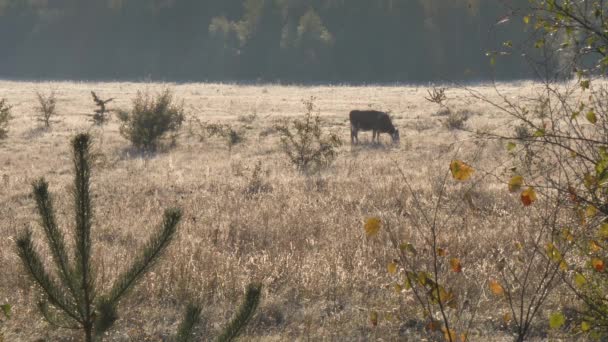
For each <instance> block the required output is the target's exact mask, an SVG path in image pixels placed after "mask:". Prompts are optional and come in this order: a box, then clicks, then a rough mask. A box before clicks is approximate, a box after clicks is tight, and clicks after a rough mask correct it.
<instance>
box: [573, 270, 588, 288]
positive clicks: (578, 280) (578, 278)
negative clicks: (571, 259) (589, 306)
mask: <svg viewBox="0 0 608 342" xmlns="http://www.w3.org/2000/svg"><path fill="white" fill-rule="evenodd" d="M574 283H575V284H576V286H578V287H583V286H584V285H585V284H586V283H587V279H585V276H584V275H582V274H580V273H577V274H576V275H575V276H574Z"/></svg>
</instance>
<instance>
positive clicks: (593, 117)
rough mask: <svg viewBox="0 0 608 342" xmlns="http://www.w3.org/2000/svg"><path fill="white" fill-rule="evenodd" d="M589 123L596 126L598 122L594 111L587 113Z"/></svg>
mask: <svg viewBox="0 0 608 342" xmlns="http://www.w3.org/2000/svg"><path fill="white" fill-rule="evenodd" d="M586 117H587V121H589V122H591V123H592V124H595V123H596V122H597V116H596V115H595V112H594V111H593V109H591V110H589V111H588V112H587V116H586Z"/></svg>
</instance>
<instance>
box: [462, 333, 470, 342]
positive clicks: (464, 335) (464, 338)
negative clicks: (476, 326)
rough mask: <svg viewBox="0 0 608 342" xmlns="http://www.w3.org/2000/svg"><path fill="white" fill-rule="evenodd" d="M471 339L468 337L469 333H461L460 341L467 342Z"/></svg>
mask: <svg viewBox="0 0 608 342" xmlns="http://www.w3.org/2000/svg"><path fill="white" fill-rule="evenodd" d="M468 340H469V339H468V337H467V334H465V333H462V334H460V342H467V341H468Z"/></svg>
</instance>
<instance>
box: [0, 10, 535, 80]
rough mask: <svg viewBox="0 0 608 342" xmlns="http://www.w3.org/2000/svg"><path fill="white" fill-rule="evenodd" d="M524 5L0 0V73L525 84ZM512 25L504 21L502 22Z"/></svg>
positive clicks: (116, 77) (17, 75)
mask: <svg viewBox="0 0 608 342" xmlns="http://www.w3.org/2000/svg"><path fill="white" fill-rule="evenodd" d="M526 4H527V1H525V0H492V1H481V0H349V1H345V0H204V1H201V0H0V41H2V54H0V77H2V78H9V79H34V80H42V79H47V80H52V79H73V80H132V79H135V80H142V79H149V80H161V81H163V80H167V81H222V82H230V81H237V82H278V83H324V82H329V83H337V84H340V83H359V84H361V83H394V82H398V83H420V82H431V81H479V80H489V79H499V80H510V79H522V78H531V77H533V76H534V75H533V74H532V73H531V70H530V69H529V68H528V67H527V65H528V64H527V63H526V62H525V61H524V60H523V58H521V56H520V55H518V54H513V55H510V56H505V58H503V59H502V60H501V62H500V63H497V64H496V65H492V63H490V58H488V56H487V54H488V52H492V51H498V50H499V49H500V48H501V47H502V45H503V43H504V42H505V41H507V40H513V41H517V40H524V39H525V38H526V37H527V35H528V33H527V32H526V31H525V28H524V26H525V25H523V23H522V22H521V18H520V19H516V17H515V16H512V14H517V13H518V11H519V9H520V8H522V7H524V6H526ZM509 19H510V20H509Z"/></svg>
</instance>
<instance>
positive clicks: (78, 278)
mask: <svg viewBox="0 0 608 342" xmlns="http://www.w3.org/2000/svg"><path fill="white" fill-rule="evenodd" d="M90 147H91V138H90V136H89V135H88V134H80V135H78V136H76V137H75V138H74V139H73V140H72V148H73V154H74V156H73V162H74V191H73V199H74V209H75V225H74V228H73V232H72V233H73V240H74V241H73V246H74V248H73V253H69V252H68V248H67V245H66V240H65V238H64V234H63V233H62V231H61V230H60V229H59V227H58V226H57V220H56V218H55V210H54V209H53V201H52V198H51V196H50V193H49V191H48V183H47V182H46V181H45V180H44V178H41V179H40V180H38V181H36V182H34V184H33V195H34V198H35V200H36V207H37V211H38V214H39V215H40V225H41V226H42V228H43V231H44V234H45V236H46V240H47V244H48V246H49V250H50V253H51V256H52V260H53V262H54V264H55V267H56V268H57V272H56V274H57V276H54V275H53V274H51V273H50V272H49V270H48V269H47V267H45V266H44V261H43V258H42V256H41V255H40V253H39V252H38V250H37V248H36V247H35V245H34V241H33V238H32V233H31V231H30V230H27V231H26V232H25V233H24V234H23V235H21V236H20V237H19V238H18V239H17V251H18V254H19V257H20V258H21V260H22V262H23V264H24V266H25V268H26V270H27V273H28V274H29V275H30V276H31V278H32V280H33V281H34V282H35V283H36V285H38V287H39V289H40V290H41V292H42V294H43V296H42V300H41V302H40V310H41V312H42V314H43V315H44V318H45V319H46V320H47V321H48V322H49V323H50V324H53V325H55V326H58V327H63V328H71V329H80V330H82V332H83V335H84V340H85V341H87V342H89V341H93V340H94V339H96V338H98V337H100V336H102V335H103V334H104V333H105V332H106V331H108V329H110V328H111V327H112V324H113V323H114V322H115V321H116V319H117V318H118V314H117V311H116V310H117V306H118V304H119V302H120V300H121V299H122V298H123V297H124V295H125V294H126V293H127V292H128V290H129V289H132V288H133V287H134V286H135V285H136V284H137V282H138V281H139V280H141V279H142V276H143V275H144V274H145V273H146V272H147V271H148V270H149V269H150V267H151V266H152V265H153V263H154V262H155V261H156V260H158V259H159V257H160V256H161V255H162V253H163V251H165V250H166V248H167V246H168V245H169V243H170V241H171V239H172V237H173V236H174V235H175V231H176V228H177V224H178V223H179V221H180V219H181V215H182V214H181V211H180V210H179V209H167V210H166V211H165V215H164V220H163V223H162V225H161V227H160V229H158V230H157V231H156V232H155V233H154V234H153V235H152V237H150V239H149V240H148V242H147V243H146V244H145V245H144V246H143V248H142V250H141V251H140V253H139V255H138V256H137V257H136V258H135V260H134V262H133V263H132V265H130V267H128V268H127V269H126V271H124V272H123V273H122V274H121V275H119V277H118V280H117V281H116V282H115V283H114V284H113V285H112V286H111V287H110V290H109V291H108V292H107V293H104V294H100V293H99V292H100V290H99V289H100V288H102V287H101V286H99V284H96V282H95V279H96V278H95V270H96V268H95V265H94V264H93V263H92V260H91V255H92V253H91V249H92V240H91V228H92V227H91V226H92V216H93V210H92V203H91V192H90V176H91V168H90V161H91V154H90ZM70 255H73V258H72V260H70V258H69V256H70Z"/></svg>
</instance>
